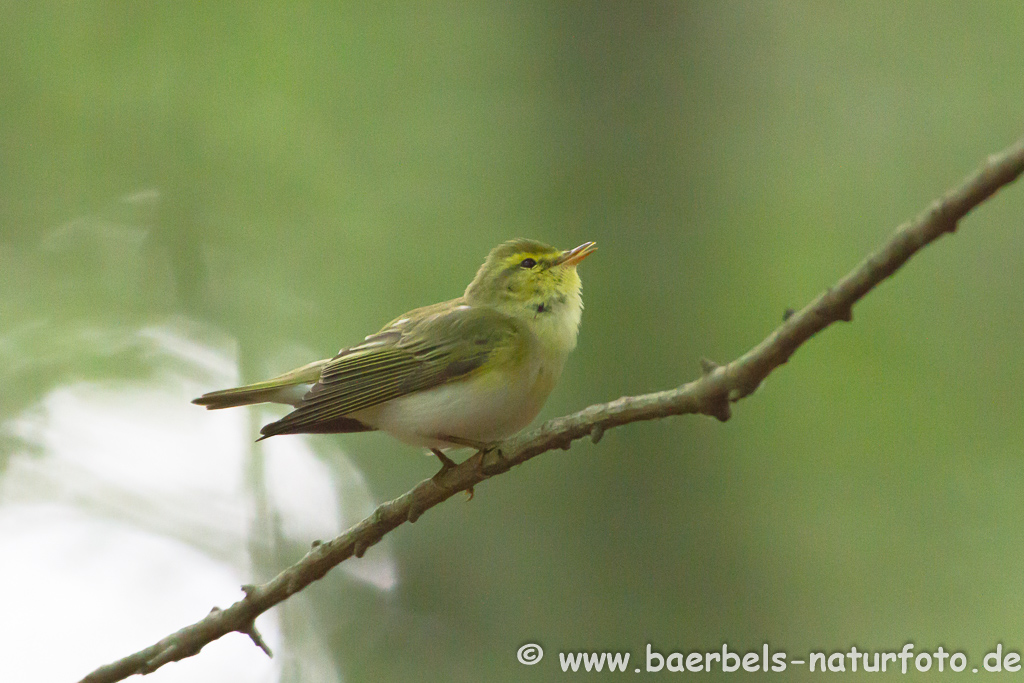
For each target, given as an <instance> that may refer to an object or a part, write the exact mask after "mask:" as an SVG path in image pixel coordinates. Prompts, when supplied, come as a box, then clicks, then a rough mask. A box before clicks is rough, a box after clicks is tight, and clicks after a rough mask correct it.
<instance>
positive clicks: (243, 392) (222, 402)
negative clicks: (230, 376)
mask: <svg viewBox="0 0 1024 683" xmlns="http://www.w3.org/2000/svg"><path fill="white" fill-rule="evenodd" d="M328 360H329V359H328ZM328 360H318V361H314V362H312V363H309V364H308V365H303V366H302V367H301V368H296V369H295V370H292V371H290V372H286V373H284V374H283V375H279V376H278V377H274V378H273V379H268V380H266V381H264V382H256V383H255V384H247V385H245V386H243V387H235V388H234V389H222V390H220V391H212V392H210V393H208V394H203V395H202V396H200V397H199V398H197V399H194V400H193V401H192V403H195V404H196V405H199V406H206V409H207V410H220V409H222V408H234V407H236V406H248V405H253V404H254V403H284V404H287V405H291V406H297V405H298V404H299V403H300V402H301V401H302V397H303V395H305V393H306V387H305V386H304V385H308V384H314V383H316V381H317V380H319V379H320V370H321V369H322V368H323V366H324V365H326V364H327V362H328Z"/></svg>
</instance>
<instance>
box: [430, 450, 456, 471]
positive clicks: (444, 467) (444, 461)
mask: <svg viewBox="0 0 1024 683" xmlns="http://www.w3.org/2000/svg"><path fill="white" fill-rule="evenodd" d="M430 452H431V453H433V454H434V455H436V456H437V459H438V460H440V461H441V471H440V472H438V473H437V474H442V473H444V472H447V471H448V470H450V469H451V468H453V467H456V466H457V463H456V462H455V461H454V460H452V459H451V458H449V457H448V456H447V455H445V454H444V451H442V450H441V449H440V448H431V449H430ZM437 474H435V475H434V476H435V477H436V476H437Z"/></svg>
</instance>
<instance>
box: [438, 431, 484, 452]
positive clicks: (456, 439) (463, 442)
mask: <svg viewBox="0 0 1024 683" xmlns="http://www.w3.org/2000/svg"><path fill="white" fill-rule="evenodd" d="M440 438H441V439H442V440H444V441H447V442H448V443H453V444H457V445H459V446H466V447H467V448H475V449H476V450H478V451H481V452H482V451H489V450H490V449H492V448H494V447H495V446H496V445H497V444H498V442H497V441H476V440H474V439H464V438H462V437H461V436H450V435H448V434H445V435H444V436H442V437H440Z"/></svg>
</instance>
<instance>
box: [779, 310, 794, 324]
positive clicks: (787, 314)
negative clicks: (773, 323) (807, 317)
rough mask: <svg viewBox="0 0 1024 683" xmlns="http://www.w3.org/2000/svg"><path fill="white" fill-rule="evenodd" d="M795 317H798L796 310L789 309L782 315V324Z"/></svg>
mask: <svg viewBox="0 0 1024 683" xmlns="http://www.w3.org/2000/svg"><path fill="white" fill-rule="evenodd" d="M794 315H796V309H795V308H787V309H786V310H785V311H784V312H783V313H782V322H786V321H787V320H789V319H790V318H792V317H793V316H794Z"/></svg>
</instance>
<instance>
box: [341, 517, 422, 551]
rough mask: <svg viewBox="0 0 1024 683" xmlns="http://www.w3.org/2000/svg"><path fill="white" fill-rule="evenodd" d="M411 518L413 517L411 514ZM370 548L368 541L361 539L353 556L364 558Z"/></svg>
mask: <svg viewBox="0 0 1024 683" xmlns="http://www.w3.org/2000/svg"><path fill="white" fill-rule="evenodd" d="M410 516H412V514H411V512H410ZM409 521H410V522H411V521H412V520H411V519H410V520H409ZM369 547H370V544H369V543H367V542H366V541H364V540H362V539H359V540H358V541H356V547H355V549H353V550H352V554H353V555H355V556H356V557H362V556H363V555H365V554H366V549H367V548H369Z"/></svg>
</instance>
